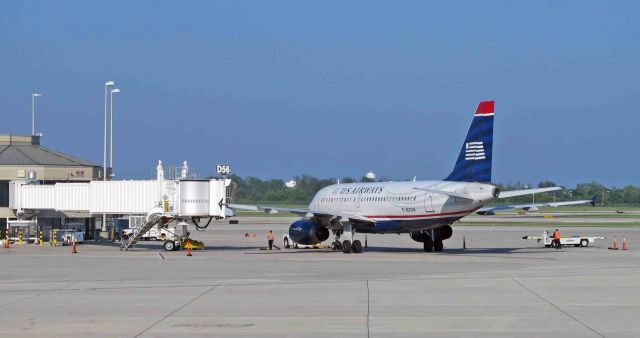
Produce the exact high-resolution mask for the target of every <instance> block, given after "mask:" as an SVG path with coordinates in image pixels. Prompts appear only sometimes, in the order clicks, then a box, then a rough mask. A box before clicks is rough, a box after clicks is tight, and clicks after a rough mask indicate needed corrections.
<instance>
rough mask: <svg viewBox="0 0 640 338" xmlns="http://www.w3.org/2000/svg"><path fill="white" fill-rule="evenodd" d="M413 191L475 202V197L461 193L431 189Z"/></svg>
mask: <svg viewBox="0 0 640 338" xmlns="http://www.w3.org/2000/svg"><path fill="white" fill-rule="evenodd" d="M413 189H415V190H420V191H426V192H431V193H434V194H440V195H447V196H451V197H457V198H464V199H467V200H473V197H471V196H469V195H467V194H463V193H459V192H451V191H444V190H437V189H429V188H413Z"/></svg>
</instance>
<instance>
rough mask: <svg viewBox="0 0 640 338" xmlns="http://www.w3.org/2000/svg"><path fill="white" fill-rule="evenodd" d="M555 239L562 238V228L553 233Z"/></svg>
mask: <svg viewBox="0 0 640 338" xmlns="http://www.w3.org/2000/svg"><path fill="white" fill-rule="evenodd" d="M553 239H560V230H558V231H556V232H554V233H553Z"/></svg>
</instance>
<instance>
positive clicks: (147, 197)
mask: <svg viewBox="0 0 640 338" xmlns="http://www.w3.org/2000/svg"><path fill="white" fill-rule="evenodd" d="M229 185H231V180H229V179H211V180H135V181H91V182H88V183H56V184H53V185H38V184H33V182H29V181H12V182H11V183H10V187H9V190H10V191H9V207H10V208H12V209H15V210H16V211H18V213H20V212H23V211H25V210H56V211H62V212H65V211H74V212H88V213H91V214H146V213H147V212H148V211H149V210H151V209H154V208H161V209H162V210H163V212H164V213H165V214H170V215H173V216H175V217H216V218H224V217H225V216H226V215H227V210H226V202H227V198H228V197H232V196H226V195H227V187H228V186H229Z"/></svg>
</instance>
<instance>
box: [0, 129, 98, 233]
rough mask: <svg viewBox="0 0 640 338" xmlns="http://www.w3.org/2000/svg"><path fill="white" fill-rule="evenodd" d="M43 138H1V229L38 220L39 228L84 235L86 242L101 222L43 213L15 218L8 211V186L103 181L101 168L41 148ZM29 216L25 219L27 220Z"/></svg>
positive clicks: (81, 216) (75, 214)
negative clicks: (27, 182) (20, 182)
mask: <svg viewBox="0 0 640 338" xmlns="http://www.w3.org/2000/svg"><path fill="white" fill-rule="evenodd" d="M40 138H41V137H40V136H23V135H9V134H0V228H1V229H2V231H3V233H5V231H6V230H7V222H8V221H10V220H12V219H16V218H17V217H18V216H22V217H21V218H29V216H33V218H37V225H38V228H44V229H45V233H46V232H47V230H52V229H76V230H83V231H85V236H86V238H87V239H92V238H93V237H94V234H95V228H96V223H98V228H100V224H101V219H100V218H98V219H96V218H94V217H92V215H91V214H89V213H83V212H59V211H54V210H41V211H38V212H37V214H34V215H16V214H15V211H14V210H12V209H10V208H9V190H10V189H9V182H10V181H13V180H30V181H37V182H38V183H39V184H44V185H51V184H55V183H58V182H77V183H80V182H90V181H92V180H97V179H102V167H101V166H99V165H97V164H95V163H92V162H91V161H87V160H83V159H80V158H77V157H75V156H72V155H68V154H65V153H62V152H60V151H56V150H53V149H50V148H47V147H43V146H42V145H40ZM25 216H26V217H25Z"/></svg>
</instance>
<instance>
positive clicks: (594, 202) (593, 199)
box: [589, 196, 598, 208]
mask: <svg viewBox="0 0 640 338" xmlns="http://www.w3.org/2000/svg"><path fill="white" fill-rule="evenodd" d="M596 197H598V196H593V198H592V199H591V202H589V203H590V204H591V206H592V207H594V208H595V206H596Z"/></svg>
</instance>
